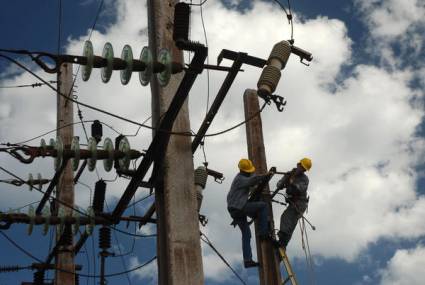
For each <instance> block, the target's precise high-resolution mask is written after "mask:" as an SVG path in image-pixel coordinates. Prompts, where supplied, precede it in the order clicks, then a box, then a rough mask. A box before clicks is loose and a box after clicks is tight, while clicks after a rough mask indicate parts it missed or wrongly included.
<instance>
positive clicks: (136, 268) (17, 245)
mask: <svg viewBox="0 0 425 285" xmlns="http://www.w3.org/2000/svg"><path fill="white" fill-rule="evenodd" d="M0 234H1V235H2V236H3V237H4V238H5V239H7V240H8V241H9V242H10V243H11V244H12V245H13V246H14V247H16V248H17V249H18V250H20V251H21V252H23V253H24V254H25V255H27V256H28V257H30V258H32V259H34V260H35V261H37V262H39V263H44V261H42V260H41V259H39V258H37V257H35V256H34V255H33V254H31V253H30V252H29V251H27V250H26V249H24V248H23V247H22V246H20V245H19V244H18V243H16V242H15V241H14V240H13V239H11V238H10V237H9V236H8V235H7V234H5V233H4V232H3V230H0ZM155 259H156V256H154V257H152V258H151V259H149V260H148V261H146V262H145V263H143V264H141V265H139V266H136V267H134V268H132V269H128V270H125V271H121V272H116V273H110V274H105V277H114V276H119V275H123V274H128V273H130V272H133V271H136V270H139V269H140V268H143V267H144V266H147V265H148V264H150V263H151V262H152V261H154V260H155ZM54 270H58V271H62V272H65V273H71V274H75V275H79V276H81V277H87V278H100V275H91V274H84V273H77V272H72V271H68V270H64V269H61V268H57V267H56V268H54Z"/></svg>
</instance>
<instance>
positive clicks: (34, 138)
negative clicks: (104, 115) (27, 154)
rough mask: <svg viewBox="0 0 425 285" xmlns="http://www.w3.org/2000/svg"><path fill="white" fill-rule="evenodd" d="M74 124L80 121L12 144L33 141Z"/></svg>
mask: <svg viewBox="0 0 425 285" xmlns="http://www.w3.org/2000/svg"><path fill="white" fill-rule="evenodd" d="M84 122H86V123H90V122H94V120H89V121H84ZM76 124H81V122H74V123H70V124H66V125H63V126H61V127H59V128H56V129H54V130H51V131H48V132H45V133H43V134H41V135H39V136H36V137H33V138H31V139H27V140H24V141H21V142H17V143H13V144H16V145H22V144H25V143H27V142H30V141H33V140H36V139H39V138H41V137H44V136H46V135H48V134H51V133H54V132H57V131H58V130H60V129H63V128H66V127H69V126H73V125H76Z"/></svg>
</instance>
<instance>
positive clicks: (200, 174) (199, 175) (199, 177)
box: [195, 166, 208, 212]
mask: <svg viewBox="0 0 425 285" xmlns="http://www.w3.org/2000/svg"><path fill="white" fill-rule="evenodd" d="M207 178H208V173H207V169H206V168H205V167H203V166H199V167H198V168H196V169H195V189H196V197H197V199H198V212H199V210H200V209H201V205H202V199H203V197H204V196H203V195H202V190H203V189H205V185H206V184H207Z"/></svg>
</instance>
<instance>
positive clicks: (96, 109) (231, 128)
mask: <svg viewBox="0 0 425 285" xmlns="http://www.w3.org/2000/svg"><path fill="white" fill-rule="evenodd" d="M0 57H3V58H5V59H7V60H9V61H11V62H13V63H15V64H16V65H18V66H19V67H21V68H22V69H24V70H26V71H27V72H29V73H31V74H32V75H33V76H34V77H36V78H37V79H39V80H41V81H43V82H44V83H46V85H47V86H49V88H50V89H52V90H54V91H56V92H57V94H59V95H60V96H63V97H65V98H66V99H67V100H69V101H71V102H74V103H78V104H80V105H81V106H84V107H86V108H88V109H91V110H94V111H97V112H99V113H102V114H105V115H108V116H111V117H114V118H116V119H119V120H122V121H125V122H127V123H131V124H134V125H137V126H141V127H144V128H147V129H151V130H155V131H157V132H165V133H168V134H170V135H179V136H190V137H194V136H196V134H191V133H190V132H173V131H167V130H161V129H158V128H155V127H152V126H147V125H145V124H140V123H138V122H136V121H133V120H131V119H128V118H125V117H122V116H119V115H116V114H114V113H110V112H108V111H105V110H102V109H100V108H97V107H94V106H91V105H89V104H86V103H83V102H81V101H77V100H75V99H73V98H70V97H67V96H66V95H64V94H63V93H61V92H58V90H57V89H56V88H54V87H53V86H52V85H51V84H49V83H47V82H46V81H45V80H44V79H43V78H41V77H40V76H38V75H37V74H35V73H34V72H32V71H31V70H30V69H28V68H27V67H25V66H24V65H22V64H21V63H19V62H17V61H16V60H14V59H12V58H10V57H8V56H6V55H3V54H0ZM266 104H267V102H265V103H264V105H263V107H262V108H261V109H260V111H259V112H257V113H255V114H254V115H253V116H251V117H250V118H248V119H247V120H244V121H242V122H241V123H239V124H236V125H235V126H233V127H230V128H228V129H226V130H223V131H220V132H217V133H212V134H206V135H205V136H204V137H212V136H217V135H222V134H224V133H227V132H229V131H231V130H234V129H236V128H237V127H240V126H241V125H243V124H246V123H247V122H248V121H250V120H252V119H253V118H255V117H256V116H257V115H258V114H259V113H260V112H262V110H263V108H264V106H265V105H266Z"/></svg>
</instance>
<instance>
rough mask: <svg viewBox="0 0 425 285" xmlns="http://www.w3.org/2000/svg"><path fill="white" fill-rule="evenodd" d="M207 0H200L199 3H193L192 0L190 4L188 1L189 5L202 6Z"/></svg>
mask: <svg viewBox="0 0 425 285" xmlns="http://www.w3.org/2000/svg"><path fill="white" fill-rule="evenodd" d="M207 1H208V0H204V1H202V0H199V4H193V3H192V0H191V1H190V4H189V3H187V4H188V5H190V6H200V7H202V5H204V4H205V3H206V2H207Z"/></svg>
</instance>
